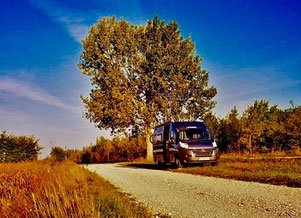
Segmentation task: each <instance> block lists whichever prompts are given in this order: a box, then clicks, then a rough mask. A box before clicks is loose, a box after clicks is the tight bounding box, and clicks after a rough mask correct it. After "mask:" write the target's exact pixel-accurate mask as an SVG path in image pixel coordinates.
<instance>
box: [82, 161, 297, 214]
mask: <svg viewBox="0 0 301 218" xmlns="http://www.w3.org/2000/svg"><path fill="white" fill-rule="evenodd" d="M88 169H90V170H91V171H94V172H97V173H98V174H100V175H101V176H102V177H104V178H105V179H106V180H108V181H110V182H111V183H112V184H114V185H115V186H117V187H119V188H120V189H121V190H122V191H123V192H126V193H129V194H131V196H132V197H134V198H135V199H136V200H138V201H139V202H142V203H143V204H144V205H146V206H148V207H149V208H150V209H151V210H152V211H153V212H154V213H155V214H156V213H160V212H161V213H164V214H169V215H170V216H172V217H279V216H281V217H301V189H300V188H289V187H286V186H274V185H268V184H260V183H255V182H243V181H235V180H227V179H220V178H213V177H206V176H197V175H189V174H182V173H175V172H168V171H163V170H151V169H143V168H133V167H128V166H120V165H118V164H94V165H89V166H88Z"/></svg>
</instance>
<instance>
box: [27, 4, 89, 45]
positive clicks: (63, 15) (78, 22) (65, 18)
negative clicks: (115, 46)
mask: <svg viewBox="0 0 301 218" xmlns="http://www.w3.org/2000/svg"><path fill="white" fill-rule="evenodd" d="M30 3H31V4H32V5H33V6H34V7H36V8H38V9H39V10H41V11H42V12H43V13H44V14H46V16H48V17H49V18H50V19H52V20H53V21H55V22H57V23H60V24H62V25H63V26H64V28H65V29H66V30H67V31H68V33H69V34H70V36H72V37H73V38H74V39H75V40H76V41H77V42H81V40H82V39H84V38H85V36H87V34H88V29H89V26H88V25H87V24H85V23H84V21H85V18H84V16H83V15H81V14H79V13H74V12H73V13H71V12H70V11H68V10H66V9H64V8H63V7H62V6H61V5H58V4H57V3H55V2H54V1H45V0H39V1H35V0H30Z"/></svg>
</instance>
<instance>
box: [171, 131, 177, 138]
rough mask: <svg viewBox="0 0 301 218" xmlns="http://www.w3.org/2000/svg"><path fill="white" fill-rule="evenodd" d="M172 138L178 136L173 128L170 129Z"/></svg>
mask: <svg viewBox="0 0 301 218" xmlns="http://www.w3.org/2000/svg"><path fill="white" fill-rule="evenodd" d="M172 138H176V133H175V132H174V131H173V130H171V131H170V139H172Z"/></svg>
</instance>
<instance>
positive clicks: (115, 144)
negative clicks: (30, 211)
mask: <svg viewBox="0 0 301 218" xmlns="http://www.w3.org/2000/svg"><path fill="white" fill-rule="evenodd" d="M204 122H205V124H206V125H207V126H208V128H209V130H210V132H211V133H212V135H213V136H214V138H215V139H216V141H217V144H218V147H219V149H220V150H221V151H223V152H248V153H255V152H259V153H266V152H272V151H292V150H296V149H301V106H295V105H294V104H293V103H292V102H291V107H290V108H287V109H279V108H278V107H277V105H272V106H270V105H269V101H266V100H260V101H259V100H255V102H254V103H253V104H252V105H249V106H248V107H247V109H246V110H245V111H243V113H242V115H241V116H240V115H239V113H238V110H237V109H236V107H234V108H233V109H232V110H231V111H230V112H229V113H228V114H227V115H226V116H225V117H224V118H220V117H217V116H216V115H215V114H213V113H209V114H207V115H206V116H205V117H204ZM38 141H39V140H38V139H36V138H35V137H34V136H16V135H12V134H11V135H9V134H7V133H6V132H5V131H3V132H2V133H1V134H0V162H19V161H25V160H35V159H37V157H38V155H39V153H40V150H41V149H42V147H41V146H40V145H39V144H38ZM145 156H146V144H145V137H142V136H139V137H135V138H126V137H124V138H113V139H106V138H104V137H98V138H97V139H96V142H95V144H92V145H90V146H87V147H85V148H84V149H83V150H78V149H62V148H60V147H58V146H56V147H53V148H52V150H51V153H50V158H51V159H53V160H55V161H62V160H65V159H69V160H73V161H74V162H76V163H99V162H108V161H130V160H134V159H137V158H143V157H145Z"/></svg>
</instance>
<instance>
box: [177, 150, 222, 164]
mask: <svg viewBox="0 0 301 218" xmlns="http://www.w3.org/2000/svg"><path fill="white" fill-rule="evenodd" d="M181 153H182V154H181V155H180V156H182V157H181V158H180V159H181V161H182V163H184V164H188V163H216V162H217V161H218V159H219V156H220V154H219V150H218V148H210V149H208V148H206V149H205V148H203V149H182V151H181Z"/></svg>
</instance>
